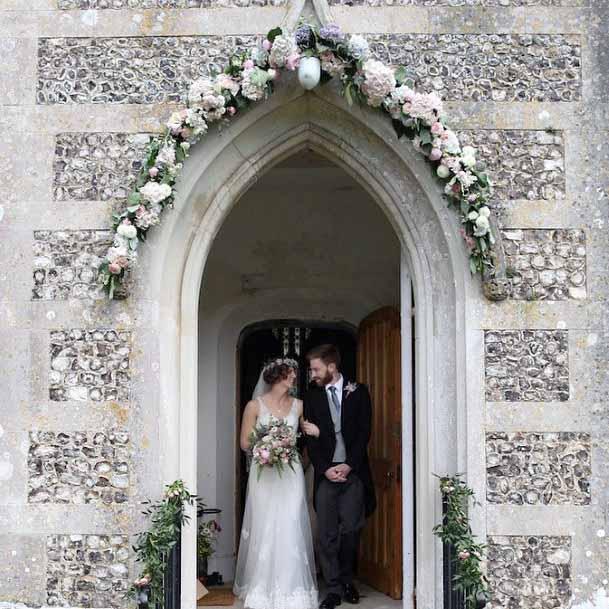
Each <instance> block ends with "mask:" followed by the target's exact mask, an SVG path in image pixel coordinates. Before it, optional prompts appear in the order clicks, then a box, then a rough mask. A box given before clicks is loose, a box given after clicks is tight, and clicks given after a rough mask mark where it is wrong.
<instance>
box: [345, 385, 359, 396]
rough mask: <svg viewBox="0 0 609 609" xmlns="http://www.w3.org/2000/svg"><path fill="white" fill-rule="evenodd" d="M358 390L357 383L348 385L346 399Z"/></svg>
mask: <svg viewBox="0 0 609 609" xmlns="http://www.w3.org/2000/svg"><path fill="white" fill-rule="evenodd" d="M356 389H357V383H347V386H346V387H345V397H347V396H349V395H350V394H351V393H353V392H354V391H355V390H356Z"/></svg>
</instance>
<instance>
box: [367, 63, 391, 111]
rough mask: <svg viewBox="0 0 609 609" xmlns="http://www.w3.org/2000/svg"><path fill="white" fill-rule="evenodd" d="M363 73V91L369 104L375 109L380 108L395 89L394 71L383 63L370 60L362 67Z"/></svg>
mask: <svg viewBox="0 0 609 609" xmlns="http://www.w3.org/2000/svg"><path fill="white" fill-rule="evenodd" d="M362 73H363V76H364V82H363V83H362V91H363V93H364V95H365V96H366V98H367V100H368V104H369V105H370V106H373V107H378V106H380V105H381V104H382V103H383V100H384V99H385V97H387V95H389V94H390V93H391V91H393V89H395V76H394V75H393V70H392V69H391V68H390V67H389V66H386V65H385V64H384V63H383V62H381V61H377V60H376V59H368V60H367V61H365V62H364V65H363V66H362Z"/></svg>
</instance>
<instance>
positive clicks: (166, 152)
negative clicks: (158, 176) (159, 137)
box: [156, 144, 176, 165]
mask: <svg viewBox="0 0 609 609" xmlns="http://www.w3.org/2000/svg"><path fill="white" fill-rule="evenodd" d="M156 162H157V163H161V164H163V165H174V164H175V162H176V150H175V148H174V147H173V146H172V145H171V144H165V145H164V146H163V147H162V148H161V149H160V150H159V153H158V154H157V157H156Z"/></svg>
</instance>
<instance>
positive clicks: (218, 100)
mask: <svg viewBox="0 0 609 609" xmlns="http://www.w3.org/2000/svg"><path fill="white" fill-rule="evenodd" d="M225 101H226V100H225V99H224V95H221V94H220V93H218V91H217V89H216V86H215V83H214V82H213V81H212V80H211V79H209V78H199V79H198V80H195V82H194V83H192V86H191V87H190V90H189V92H188V102H189V104H190V106H191V107H192V108H199V109H201V110H202V111H203V116H204V117H205V119H206V120H207V121H215V120H218V119H220V118H222V116H223V115H224V113H225V112H226V108H225V107H224V103H225Z"/></svg>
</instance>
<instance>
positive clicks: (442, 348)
mask: <svg viewBox="0 0 609 609" xmlns="http://www.w3.org/2000/svg"><path fill="white" fill-rule="evenodd" d="M304 148H308V149H312V150H314V151H315V152H316V153H318V154H320V155H322V156H326V157H327V158H329V159H330V160H332V161H333V162H334V163H336V164H337V165H339V166H340V167H342V168H343V169H344V170H345V171H347V172H348V173H349V174H351V175H352V176H353V177H354V178H355V179H356V180H357V181H358V182H359V183H360V184H361V185H362V186H363V188H364V189H365V190H367V191H368V193H369V194H370V195H371V196H372V197H373V199H374V200H375V201H376V202H377V203H378V205H379V206H380V208H381V209H382V210H383V212H384V213H385V214H386V216H387V218H388V220H389V221H390V223H391V224H392V226H393V227H394V230H395V231H396V234H397V236H398V239H399V241H400V243H401V248H402V256H403V266H404V274H405V275H408V277H406V278H405V279H406V280H408V279H410V280H412V283H413V287H414V295H415V303H416V308H417V315H416V330H415V332H416V347H415V349H416V354H415V357H416V361H417V372H416V379H415V386H416V396H417V400H416V405H415V411H416V414H415V419H416V427H415V430H414V434H415V435H416V437H417V438H421V439H423V440H424V441H419V442H417V452H416V468H417V471H416V505H411V504H408V501H406V503H405V505H404V514H405V516H406V517H408V515H409V514H411V513H412V512H413V511H414V512H416V519H417V530H416V534H415V540H414V543H416V554H417V564H416V582H417V603H420V605H419V606H424V607H433V606H441V603H442V578H441V566H442V565H441V547H440V545H439V543H438V542H437V541H436V540H435V539H434V537H433V534H432V527H433V525H434V524H436V522H437V521H438V520H439V518H440V514H441V505H440V496H439V493H438V492H437V484H436V480H435V478H434V477H433V475H432V474H433V473H447V472H454V471H457V470H459V471H462V470H464V469H467V467H466V463H467V460H468V454H467V445H468V440H467V437H466V423H467V419H468V418H471V417H470V415H469V414H468V413H466V408H465V402H466V395H467V393H468V391H467V387H466V381H465V374H464V370H463V367H464V365H465V362H466V361H467V356H468V354H469V353H470V348H469V346H468V338H467V335H466V334H465V332H464V329H465V327H466V324H465V321H466V311H467V310H468V309H470V307H472V306H474V307H475V306H476V304H477V303H478V302H481V301H482V294H481V292H480V288H479V283H478V282H477V281H476V280H475V279H472V278H471V277H470V276H469V274H468V272H467V264H466V260H465V252H464V250H463V247H462V244H461V241H460V238H459V236H458V231H457V230H456V225H455V224H456V219H455V217H454V215H452V214H451V213H450V211H447V210H446V207H445V203H444V201H443V199H442V196H441V192H440V189H439V187H438V185H437V184H436V182H435V180H434V179H433V177H432V176H431V175H430V172H429V170H428V167H427V166H426V165H425V163H424V161H423V160H422V159H419V158H417V157H416V154H415V152H414V151H413V150H412V149H411V147H409V146H404V145H403V144H402V143H401V142H398V141H397V140H396V138H395V136H394V135H393V133H392V131H391V126H390V125H388V124H387V123H386V121H383V120H382V119H381V118H379V117H377V116H375V115H373V113H372V112H369V111H366V110H361V109H358V108H351V107H349V106H347V104H346V103H345V102H344V100H342V99H341V98H339V97H338V96H337V94H336V92H335V91H334V90H333V89H332V88H328V89H325V88H324V89H321V90H318V91H316V92H315V93H303V92H302V90H301V89H296V88H293V87H290V86H286V87H285V88H283V89H282V90H281V91H278V92H277V93H276V94H275V95H274V96H273V98H272V99H271V100H269V101H268V102H267V103H266V104H264V105H261V106H259V107H257V108H255V109H253V110H252V111H250V112H248V113H247V114H246V115H244V116H243V117H242V118H241V119H240V120H238V121H236V122H235V123H233V124H232V125H231V126H230V127H228V128H227V129H226V130H224V131H220V132H218V133H216V134H213V135H210V136H208V138H207V139H206V144H205V146H200V147H197V149H196V150H195V151H194V152H193V154H192V156H191V157H190V159H189V160H188V162H187V163H186V165H185V167H184V173H183V177H182V180H181V183H180V188H179V197H178V200H177V202H176V207H177V208H178V210H179V213H173V214H170V215H169V218H168V219H167V225H166V227H165V229H164V230H163V231H159V232H158V233H157V234H156V235H155V236H154V237H153V239H152V240H153V242H155V243H154V245H155V247H153V248H151V253H152V256H151V259H150V261H149V262H148V264H149V265H150V266H148V267H147V268H146V269H144V273H143V275H144V277H143V281H142V282H141V283H139V282H138V286H136V290H137V289H143V288H141V287H139V286H147V287H148V289H150V288H152V290H153V291H155V292H156V293H157V294H156V295H154V296H153V299H154V297H155V296H156V297H157V298H158V302H160V303H161V305H160V310H159V311H158V319H159V350H160V357H161V372H160V383H161V395H160V401H161V403H160V408H159V411H160V413H161V421H160V429H161V430H162V432H161V433H162V437H161V438H160V442H161V455H162V457H161V470H162V472H161V473H162V478H163V480H172V479H175V478H182V479H184V480H185V482H186V483H187V485H188V487H189V488H190V489H191V490H193V492H196V480H197V476H196V469H197V462H196V459H197V450H196V441H197V439H196V429H197V373H196V370H197V341H198V330H197V323H198V319H197V310H198V299H199V288H200V283H201V279H202V275H203V272H204V269H205V264H206V260H207V255H208V254H209V251H210V248H211V245H212V243H213V240H214V238H215V236H216V234H217V232H218V231H219V229H220V227H221V225H222V223H223V221H224V219H225V218H226V216H227V214H228V212H229V211H230V209H231V208H232V206H233V205H235V204H237V202H238V201H239V199H240V197H241V196H242V194H243V193H244V192H246V191H247V189H248V188H249V186H250V185H251V184H252V183H253V182H255V181H256V180H257V179H258V178H259V177H260V176H261V175H262V174H263V173H264V172H265V171H267V170H268V169H269V168H270V167H272V166H273V165H274V164H276V163H278V162H280V161H281V160H283V159H284V158H286V157H288V156H290V155H293V154H294V153H296V152H297V151H298V150H301V149H304ZM473 349H474V356H478V355H479V353H478V352H476V351H475V349H476V347H475V346H474V347H473ZM404 385H405V387H408V386H409V383H404ZM406 391H407V390H406ZM472 396H474V394H473V393H472ZM403 397H404V399H405V400H409V399H411V396H409V395H404V396H403ZM473 399H474V400H476V399H479V397H477V394H476V397H473ZM468 405H469V407H472V406H473V407H474V408H475V407H476V406H477V405H476V404H475V402H474V403H473V404H472V401H471V400H470V401H469V404H468ZM405 407H406V408H408V407H409V405H408V404H406V403H405ZM477 410H478V411H480V410H481V409H480V408H478V409H477ZM182 547H183V550H182V551H183V555H182V556H183V562H182V564H183V580H182V586H183V587H182V606H183V607H193V606H194V605H195V587H194V583H195V571H194V568H195V565H194V560H195V559H194V557H195V548H196V538H195V528H194V527H189V528H186V530H185V531H184V535H183V545H182ZM405 554H407V553H405ZM406 600H407V601H410V599H406ZM405 606H407V605H405Z"/></svg>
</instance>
